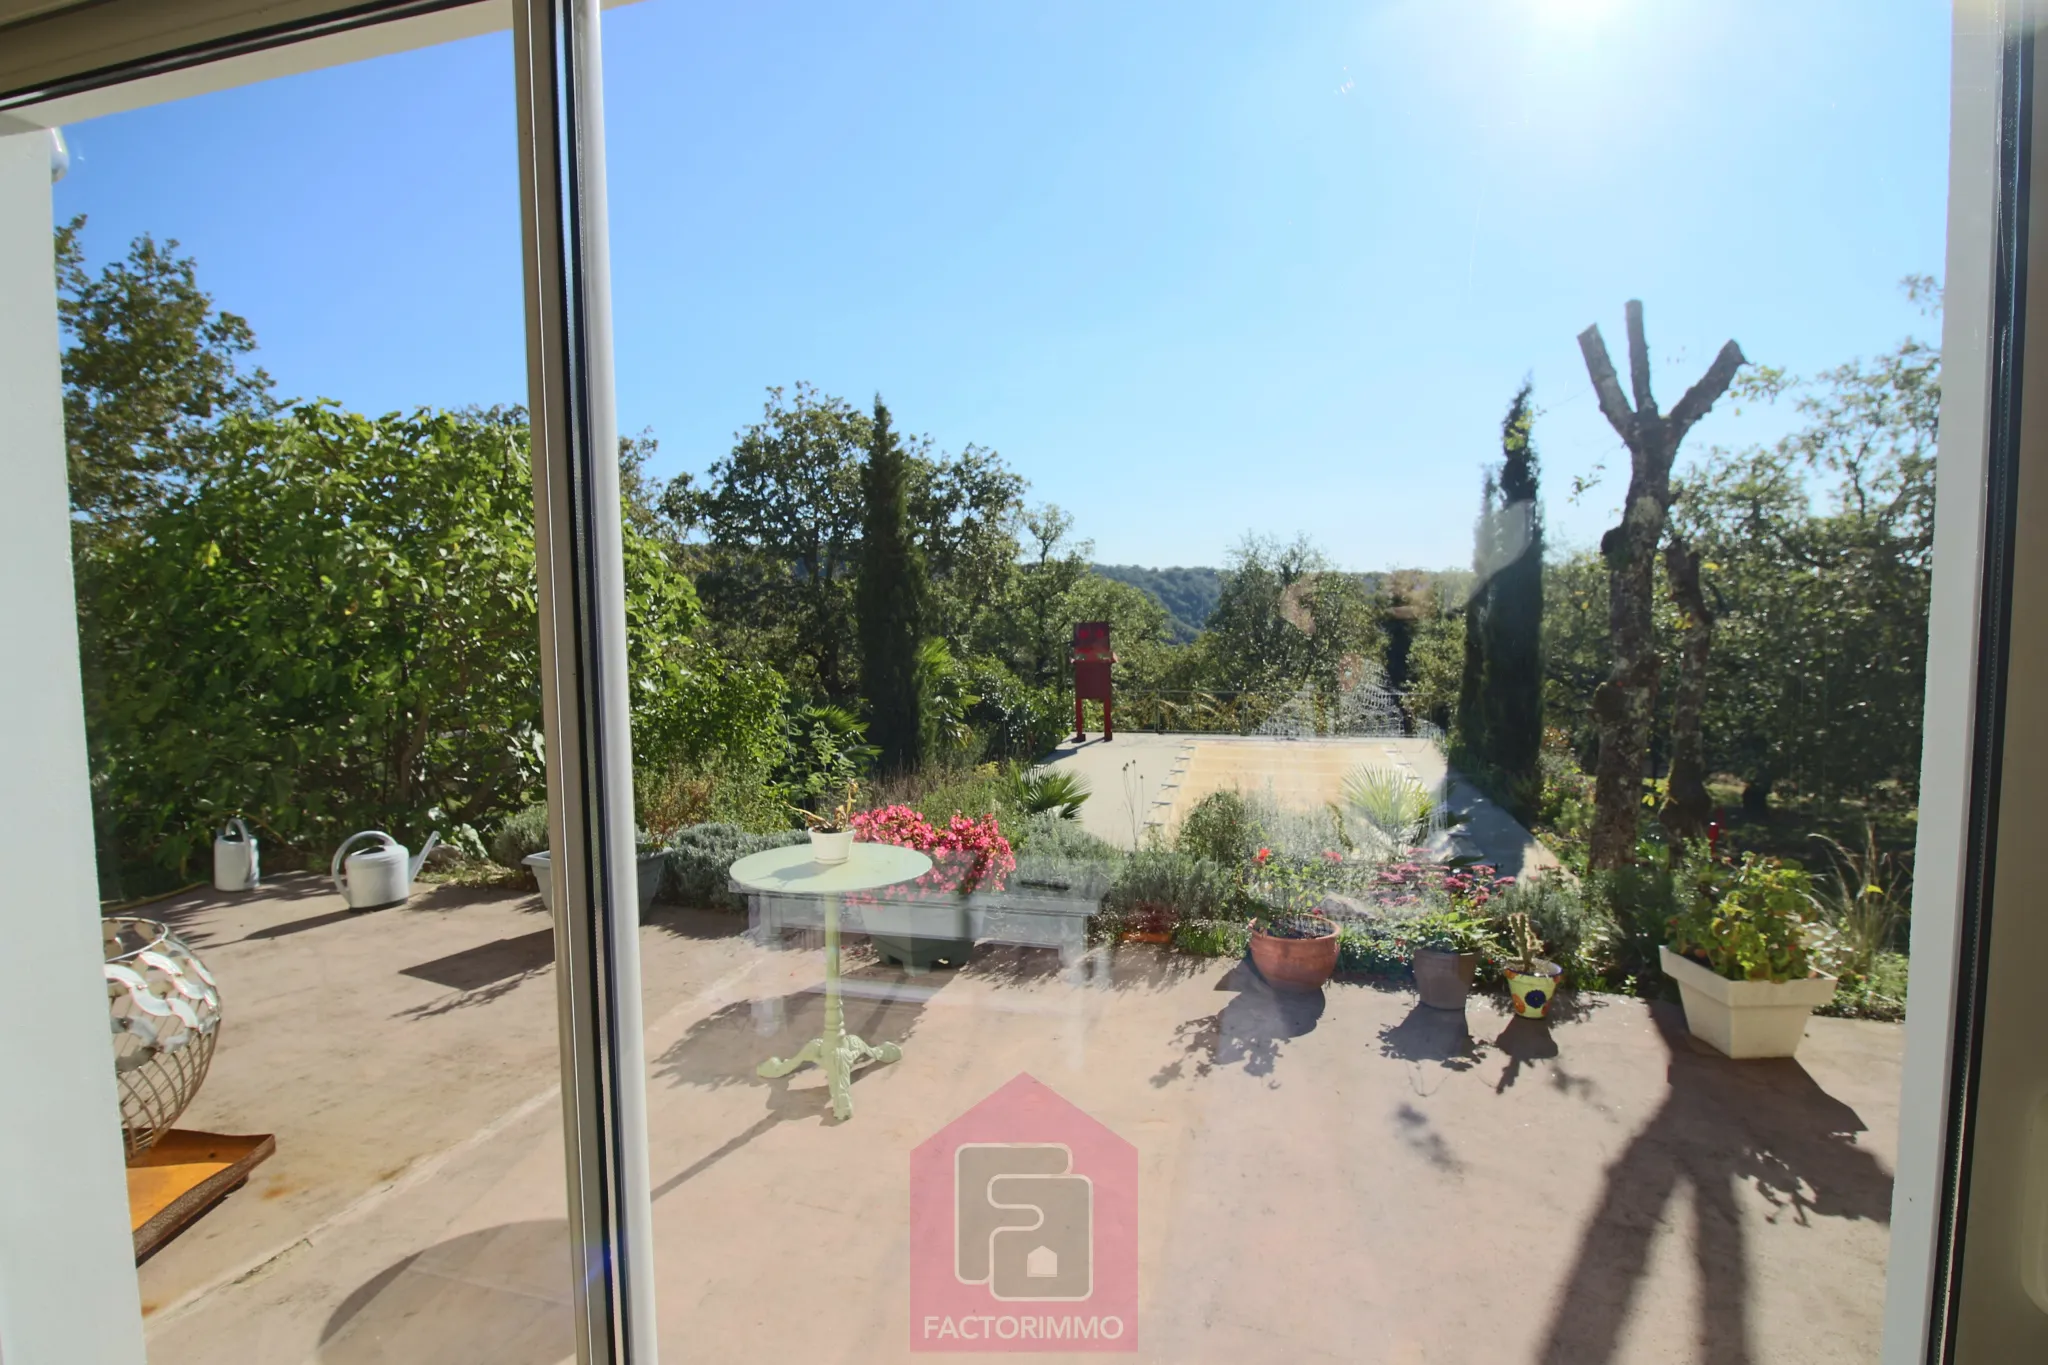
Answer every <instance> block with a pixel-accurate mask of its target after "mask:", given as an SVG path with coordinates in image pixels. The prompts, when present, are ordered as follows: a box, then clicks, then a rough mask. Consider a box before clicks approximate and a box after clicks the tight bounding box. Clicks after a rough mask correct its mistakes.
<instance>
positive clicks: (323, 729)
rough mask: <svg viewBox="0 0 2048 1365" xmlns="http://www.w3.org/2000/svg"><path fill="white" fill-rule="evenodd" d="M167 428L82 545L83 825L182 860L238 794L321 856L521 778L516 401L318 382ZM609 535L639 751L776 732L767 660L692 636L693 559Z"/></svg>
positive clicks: (472, 824)
mask: <svg viewBox="0 0 2048 1365" xmlns="http://www.w3.org/2000/svg"><path fill="white" fill-rule="evenodd" d="M188 439H190V440H191V441H192V443H193V449H192V450H191V451H190V463H189V466H188V471H189V472H187V473H186V474H185V475H183V476H182V477H181V478H180V479H179V480H178V481H177V482H176V483H174V484H170V485H167V486H166V487H165V488H164V490H163V496H162V498H161V500H160V501H159V502H157V503H156V504H155V505H153V506H149V507H146V508H144V509H142V510H141V511H139V512H138V513H136V514H135V516H134V519H133V532H134V533H133V534H124V535H118V536H96V537H89V538H87V539H85V540H84V541H82V542H81V545H80V548H79V552H78V564H77V567H78V585H79V638H80V649H81V656H82V663H83V671H84V682H85V702H86V723H87V735H88V739H89V741H90V744H91V753H92V759H93V767H94V779H95V785H96V787H97V788H98V792H97V795H98V797H99V800H98V802H97V806H98V809H99V813H100V818H101V819H102V820H103V821H104V822H106V823H107V824H109V826H110V827H111V828H110V830H109V831H103V843H104V844H110V845H116V846H118V847H120V848H121V849H123V850H124V851H125V852H126V854H127V855H128V857H129V859H130V860H146V861H149V862H153V863H155V864H156V865H158V866H160V867H163V868H168V869H189V866H190V863H191V860H192V859H193V858H194V857H195V856H196V855H198V854H200V853H201V852H202V851H203V850H204V848H205V847H206V842H207V839H208V837H209V832H210V829H211V827H212V826H213V825H215V824H217V823H218V822H219V821H220V820H221V819H223V818H224V817H226V816H228V815H231V814H241V815H245V816H247V817H248V818H249V819H250V820H251V822H252V823H253V824H255V825H257V826H258V827H259V828H261V829H262V830H264V831H265V832H266V836H267V837H268V838H269V839H270V840H271V841H273V847H276V848H278V851H279V852H280V853H286V854H289V853H294V852H295V853H298V854H300V855H303V856H311V857H316V858H317V857H318V855H319V853H320V852H321V851H323V850H325V849H327V848H329V847H331V846H332V845H333V844H334V843H335V842H336V841H337V840H338V839H339V838H340V837H342V836H343V835H346V834H348V833H351V832H353V831H354V830H357V829H361V828H366V827H379V828H385V829H390V830H392V831H393V832H394V833H397V834H399V835H400V836H401V837H407V836H412V837H414V838H417V837H424V835H425V834H426V832H427V830H428V829H429V828H435V827H438V828H440V829H441V830H442V831H443V832H444V833H448V834H455V833H459V831H460V828H461V827H463V826H467V827H469V828H471V829H472V830H476V829H481V828H483V827H487V826H488V825H489V824H491V823H493V822H494V821H496V820H497V819H499V818H500V817H502V816H504V815H506V814H509V813H510V812H512V811H514V810H517V809H518V808H520V807H521V806H522V805H524V804H526V803H527V802H528V801H530V800H532V799H533V798H534V797H535V796H536V795H537V794H538V792H539V790H540V785H541V777H542V755H541V738H540V728H539V727H540V662H539V621H538V616H537V611H536V601H535V592H536V588H535V577H534V550H533V488H532V475H531V469H530V464H529V461H528V456H527V429H526V426H525V424H524V422H523V421H520V420H517V419H516V418H515V417H513V416H511V415H508V414H504V413H500V414H496V415H493V416H488V417H480V416H477V415H473V414H470V415H464V414H453V413H436V412H424V411H423V412H419V413H415V414H413V415H412V416H409V417H407V416H396V415H394V416H389V417H383V418H369V417H362V416H358V415H355V414H351V413H346V412H342V411H340V410H338V409H337V408H335V407H334V406H332V405H328V404H313V405H306V406H302V407H299V408H297V409H296V410H294V411H292V412H290V413H288V414H285V415H282V416H278V417H231V418H229V419H228V420H226V421H224V422H220V423H218V424H217V425H215V426H214V427H212V428H210V429H207V430H205V431H202V432H199V433H196V434H194V435H192V436H191V437H189V438H188ZM625 556H626V573H627V602H626V608H627V621H628V630H629V651H628V663H629V667H630V670H631V677H630V679H629V695H630V696H631V697H632V700H633V703H634V729H635V740H636V760H638V761H642V762H646V763H654V762H659V761H663V760H665V759H666V758H668V757H669V756H670V755H671V753H695V754H698V755H700V756H701V755H703V754H706V753H707V752H709V751H710V750H711V749H712V748H714V747H722V746H725V745H729V744H733V743H739V744H741V745H746V744H753V745H763V744H772V743H774V742H775V740H774V736H776V735H777V734H778V733H779V728H778V720H779V718H778V717H777V715H776V714H775V711H774V709H773V705H772V702H773V695H774V694H775V693H776V691H777V688H778V684H776V683H775V681H774V680H773V678H772V675H768V674H765V673H764V672H763V671H761V670H758V669H743V668H742V669H736V668H732V667H730V666H727V665H724V664H723V663H721V662H718V661H715V660H710V659H706V658H704V657H703V656H702V655H701V654H700V653H697V652H695V646H694V645H693V644H692V641H691V638H690V637H691V635H692V633H693V631H694V629H695V628H696V626H697V624H698V622H699V619H700V618H699V612H698V607H697V602H696V597H695V594H694V592H693V591H692V589H691V587H690V584H689V582H688V580H687V579H686V578H684V577H683V576H681V575H680V574H678V573H676V572H675V571H674V570H673V569H672V568H671V567H670V566H669V565H668V563H667V561H666V558H665V557H664V556H663V554H662V553H661V551H660V548H659V547H658V546H656V545H655V544H653V543H652V542H651V541H649V540H648V539H647V538H646V537H644V536H642V535H640V534H639V533H637V532H635V531H633V530H632V529H631V528H630V527H629V528H628V530H627V533H626V542H625ZM764 701H765V702H766V703H767V704H768V708H769V709H768V711H767V714H766V715H765V716H763V715H760V714H757V713H756V711H755V708H756V707H757V706H759V705H760V704H762V703H763V702H764Z"/></svg>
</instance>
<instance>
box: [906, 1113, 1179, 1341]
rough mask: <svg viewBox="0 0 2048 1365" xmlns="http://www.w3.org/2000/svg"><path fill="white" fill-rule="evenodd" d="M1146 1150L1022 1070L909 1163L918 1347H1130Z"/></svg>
mask: <svg viewBox="0 0 2048 1365" xmlns="http://www.w3.org/2000/svg"><path fill="white" fill-rule="evenodd" d="M1137 1187H1138V1154H1137V1149H1136V1148H1134V1147H1132V1146H1131V1144H1129V1143H1128V1142H1125V1141H1124V1140H1123V1139H1122V1138H1120V1137H1118V1136H1117V1135H1116V1134H1115V1133H1112V1132H1111V1131H1110V1130H1109V1129H1107V1128H1105V1127H1104V1126H1103V1125H1102V1124H1100V1123H1097V1122H1096V1121H1095V1120H1094V1119H1093V1118H1091V1117H1090V1116H1089V1115H1087V1114H1086V1113H1084V1112H1082V1111H1081V1110H1080V1109H1077V1108H1075V1107H1074V1106H1073V1105H1071V1104H1069V1103H1067V1101H1066V1100H1064V1099H1062V1098H1061V1097H1060V1096H1059V1095H1058V1094H1056V1093H1054V1092H1053V1091H1052V1090H1051V1089H1050V1088H1048V1087H1047V1086H1045V1085H1043V1084H1041V1083H1040V1082H1039V1081H1037V1080H1035V1079H1034V1078H1032V1077H1031V1076H1028V1075H1020V1076H1018V1077H1016V1078H1015V1079H1014V1080H1012V1081H1010V1082H1009V1083H1008V1084H1007V1085H1005V1086H1003V1087H1002V1088H1001V1089H999V1090H997V1091H996V1092H995V1093H994V1094H992V1095H990V1096H989V1097H988V1098H987V1099H985V1100H983V1101H982V1102H981V1103H980V1104H977V1105H976V1106H974V1108H972V1109H970V1110H968V1111H967V1112H966V1113H965V1114H962V1115H961V1116H960V1117H959V1118H957V1119H955V1120H954V1121H953V1122H951V1123H949V1124H947V1125H946V1126H945V1127H944V1128H943V1129H941V1130H940V1131H939V1132H938V1133H936V1134H934V1135H933V1136H932V1137H931V1138H929V1139H928V1140H926V1141H925V1142H924V1143H922V1144H920V1145H919V1146H918V1147H917V1149H916V1150H915V1151H913V1152H912V1153H911V1158H910V1223H911V1277H910V1279H911V1287H910V1297H911V1323H910V1345H911V1349H912V1350H914V1351H1067V1352H1072V1351H1135V1350H1137V1348H1138V1333H1137V1287H1138V1273H1137V1272H1138V1256H1137V1250H1138V1248H1137V1193H1138V1188H1137Z"/></svg>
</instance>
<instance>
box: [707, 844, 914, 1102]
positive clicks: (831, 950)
mask: <svg viewBox="0 0 2048 1365" xmlns="http://www.w3.org/2000/svg"><path fill="white" fill-rule="evenodd" d="M931 867H932V860H931V859H930V858H928V857H926V856H925V855H924V854H922V853H919V852H918V851H917V850H916V849H914V848H898V847H897V846H896V845H894V844H864V843H855V844H854V846H853V850H852V852H851V853H850V854H849V855H848V857H847V859H846V861H845V862H843V863H821V862H819V861H818V860H817V859H816V858H815V857H813V856H812V854H811V846H810V845H809V844H808V843H802V844H791V845H789V846H788V847H787V848H771V849H768V850H766V851H765V852H762V853H754V854H749V855H748V856H747V857H744V858H741V859H740V860H739V861H738V862H736V863H734V864H733V865H732V871H731V872H730V873H729V874H728V875H729V876H730V877H731V878H732V886H733V889H734V890H736V891H752V892H758V893H761V894H763V895H770V896H816V897H818V898H819V899H820V900H821V901H822V902H824V911H825V1032H824V1034H823V1035H822V1036H820V1037H817V1038H813V1039H811V1041H810V1042H808V1043H805V1044H804V1045H803V1048H802V1050H801V1051H799V1052H798V1053H797V1054H796V1055H795V1056H794V1057H770V1058H769V1059H768V1060H767V1061H765V1062H763V1063H761V1065H760V1066H759V1067H757V1068H756V1071H757V1072H758V1073H759V1074H760V1075H762V1076H764V1077H768V1078H770V1079H773V1078H774V1077H777V1076H787V1075H788V1074H789V1073H790V1072H792V1071H794V1070H796V1069H797V1068H798V1067H800V1066H802V1065H804V1064H805V1063H807V1062H812V1063H816V1064H817V1065H818V1066H821V1067H823V1068H825V1088H826V1089H827V1090H828V1091H829V1092H830V1093H831V1095H832V1113H833V1115H834V1117H836V1118H839V1119H850V1118H852V1117H853V1094H852V1086H853V1073H854V1072H855V1071H856V1070H858V1069H859V1068H861V1067H864V1066H866V1065H867V1064H868V1063H870V1062H894V1061H900V1060H902V1058H903V1049H902V1048H900V1047H898V1046H896V1044H894V1043H868V1042H865V1041H863V1040H862V1039H861V1038H860V1037H859V1036H858V1035H856V1034H851V1033H848V1032H847V1031H846V1013H845V1010H844V1009H843V1007H842V1006H841V1005H840V1002H839V898H840V897H841V896H843V895H845V894H847V893H848V892H850V891H875V890H879V889H881V888H882V887H885V886H895V885H897V884H898V883H900V882H908V881H915V880H916V879H917V878H919V877H922V876H923V875H924V874H925V873H927V872H929V871H931Z"/></svg>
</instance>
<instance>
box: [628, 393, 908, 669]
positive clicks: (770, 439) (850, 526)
mask: <svg viewBox="0 0 2048 1365" xmlns="http://www.w3.org/2000/svg"><path fill="white" fill-rule="evenodd" d="M868 439H869V432H868V418H867V416H866V414H864V413H861V412H858V411H856V410H855V409H853V408H852V407H850V406H849V405H848V404H846V403H845V402H843V401H842V400H840V399H837V398H833V397H830V396H827V395H824V394H820V393H819V392H818V391H817V390H816V389H814V388H812V387H811V386H810V385H808V384H798V385H797V386H796V388H795V389H794V391H785V390H783V389H781V388H771V389H770V390H769V391H768V399H767V402H766V403H765V404H764V406H763V410H762V415H761V420H760V421H759V422H756V423H755V424H754V425H753V426H751V427H748V428H747V429H746V430H745V431H742V432H740V433H739V434H738V435H737V436H736V437H735V439H734V442H733V448H732V452H731V453H730V454H729V455H727V456H726V457H725V458H724V459H722V460H719V461H718V462H717V463H715V464H713V465H712V466H711V475H710V484H709V487H707V488H706V489H704V490H702V491H701V492H698V493H697V494H696V495H695V496H694V497H691V498H688V499H677V498H669V499H667V500H666V505H667V507H668V510H669V511H670V514H671V516H673V517H677V518H681V519H685V520H688V521H690V522H693V523H694V524H696V525H699V526H701V527H702V528H703V529H704V531H705V533H706V535H707V538H708V541H709V545H708V550H709V554H708V555H707V560H706V563H705V566H704V568H703V570H702V571H701V572H700V573H699V574H698V577H697V587H698V590H699V592H700V593H702V595H703V599H704V602H705V603H706V606H707V610H708V611H709V612H710V614H711V616H712V618H713V619H714V620H715V621H717V622H718V623H719V625H720V627H721V630H720V632H719V635H720V642H721V644H722V645H723V647H724V649H725V652H727V653H729V654H735V655H740V654H743V655H745V656H747V657H753V658H761V659H767V660H771V661H773V662H775V663H777V664H779V665H780V666H781V669H782V671H783V672H784V673H785V674H786V675H787V676H788V677H789V678H790V680H791V681H792V682H793V683H795V684H796V685H797V686H799V687H800V688H802V689H803V690H805V691H810V692H815V693H818V694H821V695H823V696H824V697H825V698H827V699H829V700H832V701H847V700H849V699H851V697H852V696H853V695H854V693H855V691H856V688H855V681H856V673H855V670H856V666H857V647H856V645H855V640H854V628H853V571H854V565H855V563H856V559H857V556H858V553H859V548H860V517H861V493H860V470H861V459H860V456H861V452H862V451H863V450H864V449H865V448H866V446H867V444H868Z"/></svg>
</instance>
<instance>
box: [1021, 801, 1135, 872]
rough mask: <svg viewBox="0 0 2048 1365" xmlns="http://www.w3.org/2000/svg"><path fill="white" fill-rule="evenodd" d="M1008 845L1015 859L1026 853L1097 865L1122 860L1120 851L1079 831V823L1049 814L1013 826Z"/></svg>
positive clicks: (1087, 833)
mask: <svg viewBox="0 0 2048 1365" xmlns="http://www.w3.org/2000/svg"><path fill="white" fill-rule="evenodd" d="M1010 844H1011V846H1012V847H1013V848H1015V849H1016V851H1017V856H1018V857H1020V858H1021V857H1023V856H1024V855H1025V854H1026V853H1031V854H1034V855H1040V856H1044V857H1050V858H1086V859H1095V860H1098V861H1101V862H1120V861H1122V859H1123V857H1124V852H1123V850H1122V849H1120V848H1118V847H1117V846H1116V845H1115V844H1112V843H1110V842H1109V841H1108V840H1107V839H1101V838H1097V837H1096V836H1095V835H1093V834H1090V833H1089V832H1088V831H1087V830H1085V829H1083V828H1082V827H1081V824H1080V822H1079V821H1076V820H1069V819H1066V818H1065V817H1064V816H1061V815H1056V814H1054V813H1052V812H1050V811H1046V812H1042V813H1040V814H1038V815H1030V816H1026V817H1025V818H1024V819H1022V820H1020V821H1018V822H1017V830H1016V833H1015V834H1013V835H1012V836H1011V838H1010Z"/></svg>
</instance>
